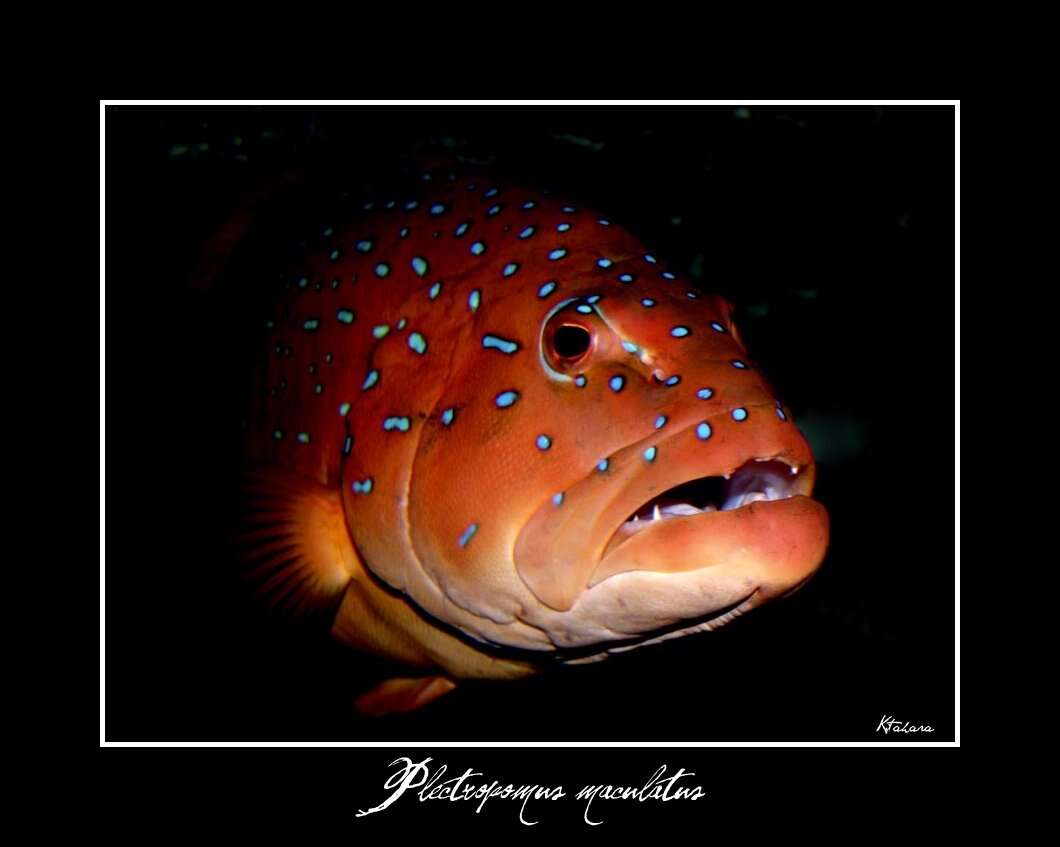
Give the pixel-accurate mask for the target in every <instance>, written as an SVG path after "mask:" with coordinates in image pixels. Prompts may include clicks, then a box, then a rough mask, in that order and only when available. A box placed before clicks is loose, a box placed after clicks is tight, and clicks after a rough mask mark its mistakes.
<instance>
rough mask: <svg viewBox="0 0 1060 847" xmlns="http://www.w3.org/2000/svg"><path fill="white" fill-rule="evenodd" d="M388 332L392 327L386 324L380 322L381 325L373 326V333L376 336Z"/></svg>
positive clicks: (379, 336) (380, 336) (378, 336)
mask: <svg viewBox="0 0 1060 847" xmlns="http://www.w3.org/2000/svg"><path fill="white" fill-rule="evenodd" d="M388 332H390V327H388V326H387V325H386V324H379V326H374V327H372V335H374V336H375V337H376V338H382V337H383V336H385V335H386V334H387V333H388Z"/></svg>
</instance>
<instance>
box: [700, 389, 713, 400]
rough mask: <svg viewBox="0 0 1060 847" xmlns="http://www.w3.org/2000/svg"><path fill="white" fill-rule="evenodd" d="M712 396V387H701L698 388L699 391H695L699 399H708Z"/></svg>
mask: <svg viewBox="0 0 1060 847" xmlns="http://www.w3.org/2000/svg"><path fill="white" fill-rule="evenodd" d="M713 396H714V389H713V388H701V389H699V391H697V392H696V397H698V398H699V399H700V400H709V399H710V398H711V397H713Z"/></svg>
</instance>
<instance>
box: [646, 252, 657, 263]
mask: <svg viewBox="0 0 1060 847" xmlns="http://www.w3.org/2000/svg"><path fill="white" fill-rule="evenodd" d="M644 261H645V262H648V263H649V264H652V265H654V264H655V262H656V259H655V257H654V256H653V255H652V254H651V253H645V254H644Z"/></svg>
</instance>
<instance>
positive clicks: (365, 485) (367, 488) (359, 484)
mask: <svg viewBox="0 0 1060 847" xmlns="http://www.w3.org/2000/svg"><path fill="white" fill-rule="evenodd" d="M350 488H352V489H353V492H354V494H371V493H372V478H371V477H368V479H362V480H360V481H358V480H356V479H355V480H354V481H353V485H351V486H350Z"/></svg>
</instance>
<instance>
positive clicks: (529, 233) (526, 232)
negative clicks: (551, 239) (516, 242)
mask: <svg viewBox="0 0 1060 847" xmlns="http://www.w3.org/2000/svg"><path fill="white" fill-rule="evenodd" d="M533 234H534V228H533V227H532V226H528V227H526V228H525V229H524V230H523V231H522V232H520V233H519V237H520V238H530V237H531V236H532V235H533Z"/></svg>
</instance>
